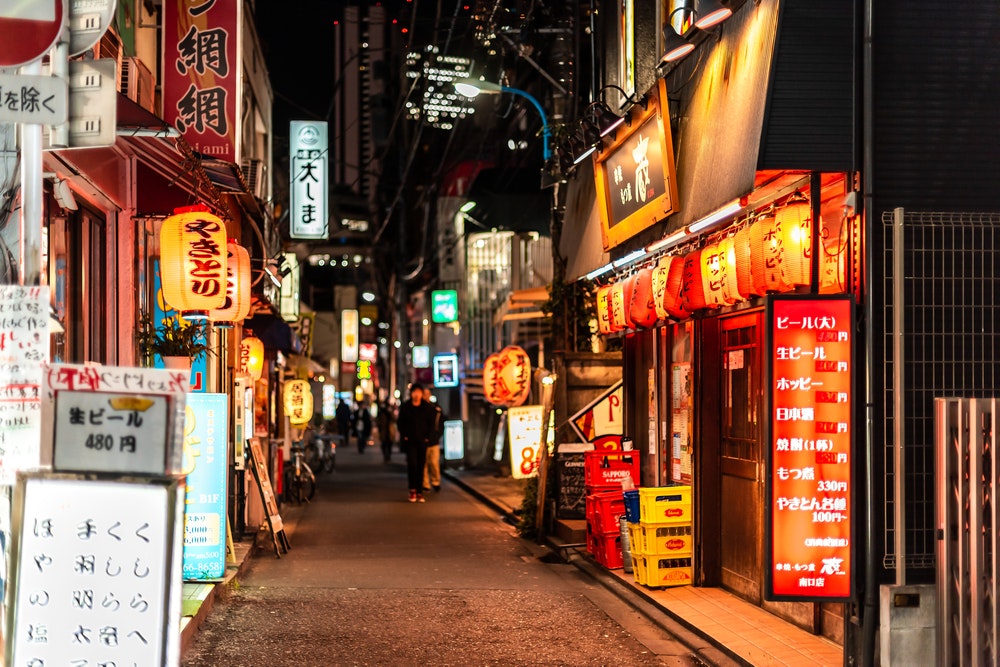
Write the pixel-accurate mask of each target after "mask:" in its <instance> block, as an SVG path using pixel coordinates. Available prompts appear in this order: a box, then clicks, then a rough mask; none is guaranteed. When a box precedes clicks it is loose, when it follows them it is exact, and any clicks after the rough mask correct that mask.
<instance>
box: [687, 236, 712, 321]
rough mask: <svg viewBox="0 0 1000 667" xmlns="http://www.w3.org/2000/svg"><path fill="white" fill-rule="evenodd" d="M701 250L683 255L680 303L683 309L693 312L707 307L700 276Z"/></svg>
mask: <svg viewBox="0 0 1000 667" xmlns="http://www.w3.org/2000/svg"><path fill="white" fill-rule="evenodd" d="M701 252H702V251H701V250H695V251H694V252H691V253H688V254H687V255H685V256H684V290H683V292H682V300H681V303H682V305H683V307H684V310H686V311H688V312H691V313H693V312H694V311H696V310H701V309H702V308H707V307H708V301H706V300H705V283H704V281H703V280H702V277H701V264H702V261H701Z"/></svg>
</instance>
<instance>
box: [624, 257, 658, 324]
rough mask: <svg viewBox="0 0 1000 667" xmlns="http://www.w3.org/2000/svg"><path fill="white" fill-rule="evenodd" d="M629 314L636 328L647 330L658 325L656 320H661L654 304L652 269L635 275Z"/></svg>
mask: <svg viewBox="0 0 1000 667" xmlns="http://www.w3.org/2000/svg"><path fill="white" fill-rule="evenodd" d="M629 313H630V314H631V315H632V321H633V322H635V324H636V326H640V327H644V328H646V329H648V328H649V327H651V326H653V325H654V324H656V320H657V319H659V318H658V317H657V315H656V306H655V304H654V303H653V270H652V269H640V270H639V271H638V272H637V273H636V274H635V283H634V287H633V290H632V302H631V303H630V304H629Z"/></svg>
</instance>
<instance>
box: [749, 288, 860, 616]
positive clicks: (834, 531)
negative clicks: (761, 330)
mask: <svg viewBox="0 0 1000 667" xmlns="http://www.w3.org/2000/svg"><path fill="white" fill-rule="evenodd" d="M853 313H854V302H853V300H852V299H851V298H850V297H844V296H830V297H823V296H797V295H791V296H774V297H770V298H769V300H768V307H767V354H768V361H769V363H768V372H767V377H766V382H767V387H768V389H767V391H766V394H767V396H768V398H769V414H770V418H769V419H768V420H767V422H768V427H767V440H766V442H767V446H768V454H769V457H768V463H769V465H768V512H767V529H768V530H767V555H768V559H767V562H766V563H765V567H766V568H767V573H766V577H767V587H766V597H767V598H768V599H771V600H809V601H820V600H844V599H847V598H850V597H851V594H852V591H853V589H854V587H853V580H854V570H853V553H854V549H853V537H854V531H853V525H854V505H853V502H852V475H851V466H852V453H853V433H852V431H853V428H854V424H853V418H852V415H853V413H852V407H853V391H852V390H853V373H854V355H853V344H854V341H853V336H852V332H853V328H854V319H853Z"/></svg>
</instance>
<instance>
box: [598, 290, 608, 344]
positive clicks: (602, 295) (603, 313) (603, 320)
mask: <svg viewBox="0 0 1000 667" xmlns="http://www.w3.org/2000/svg"><path fill="white" fill-rule="evenodd" d="M610 296H611V285H603V286H601V287H598V288H597V331H598V333H601V334H604V335H607V334H609V333H611V308H610V306H609V305H608V298H609V297H610Z"/></svg>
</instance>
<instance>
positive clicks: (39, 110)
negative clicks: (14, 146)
mask: <svg viewBox="0 0 1000 667" xmlns="http://www.w3.org/2000/svg"><path fill="white" fill-rule="evenodd" d="M66 88H67V86H66V82H65V81H63V80H62V79H59V78H56V77H54V76H29V75H26V74H0V122H4V123H33V124H35V125H61V124H62V123H65V122H66V115H67V113H66V110H67V101H66V98H67V97H68V94H67V90H66Z"/></svg>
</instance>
